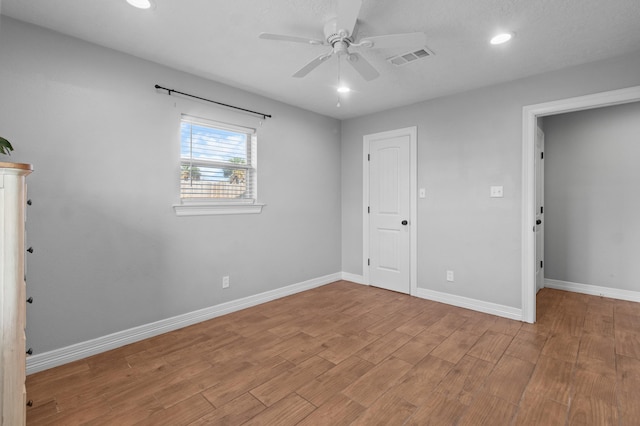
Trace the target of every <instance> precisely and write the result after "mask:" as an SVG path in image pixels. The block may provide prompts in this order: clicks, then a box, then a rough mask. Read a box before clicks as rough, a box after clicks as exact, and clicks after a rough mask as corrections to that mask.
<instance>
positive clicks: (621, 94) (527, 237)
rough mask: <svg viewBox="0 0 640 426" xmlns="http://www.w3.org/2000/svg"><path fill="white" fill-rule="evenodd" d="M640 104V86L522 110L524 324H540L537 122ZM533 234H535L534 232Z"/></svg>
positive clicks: (547, 103)
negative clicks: (565, 115)
mask: <svg viewBox="0 0 640 426" xmlns="http://www.w3.org/2000/svg"><path fill="white" fill-rule="evenodd" d="M637 101H640V86H632V87H627V88H625V89H618V90H610V91H607V92H600V93H595V94H592V95H585V96H577V97H573V98H567V99H561V100H557V101H552V102H545V103H541V104H535V105H527V106H525V107H523V109H522V231H521V232H522V259H521V267H522V321H525V322H529V323H534V322H536V268H535V262H536V238H535V208H536V206H535V183H536V182H535V135H536V128H537V119H538V118H540V117H545V116H549V115H555V114H561V113H565V112H574V111H582V110H587V109H593V108H600V107H606V106H612V105H621V104H626V103H631V102H637ZM532 231H533V232H532Z"/></svg>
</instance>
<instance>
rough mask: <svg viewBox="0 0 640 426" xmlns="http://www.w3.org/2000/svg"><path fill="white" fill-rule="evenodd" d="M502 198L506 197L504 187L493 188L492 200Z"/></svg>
mask: <svg viewBox="0 0 640 426" xmlns="http://www.w3.org/2000/svg"><path fill="white" fill-rule="evenodd" d="M502 197H504V188H503V187H502V186H492V187H491V198H502Z"/></svg>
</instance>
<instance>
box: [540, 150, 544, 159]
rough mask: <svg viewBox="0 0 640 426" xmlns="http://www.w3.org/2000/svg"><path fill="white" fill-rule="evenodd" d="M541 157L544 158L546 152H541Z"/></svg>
mask: <svg viewBox="0 0 640 426" xmlns="http://www.w3.org/2000/svg"><path fill="white" fill-rule="evenodd" d="M540 158H541V159H543V160H544V152H541V153H540Z"/></svg>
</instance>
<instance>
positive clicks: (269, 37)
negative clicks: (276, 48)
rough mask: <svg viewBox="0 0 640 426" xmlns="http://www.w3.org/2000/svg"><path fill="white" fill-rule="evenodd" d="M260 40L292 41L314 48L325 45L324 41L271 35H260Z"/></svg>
mask: <svg viewBox="0 0 640 426" xmlns="http://www.w3.org/2000/svg"><path fill="white" fill-rule="evenodd" d="M258 38H262V39H265V40H278V41H291V42H294V43H304V44H312V45H314V46H319V45H322V44H325V43H324V42H323V41H322V40H318V39H313V38H305V37H297V36H289V35H282V34H271V33H260V35H258Z"/></svg>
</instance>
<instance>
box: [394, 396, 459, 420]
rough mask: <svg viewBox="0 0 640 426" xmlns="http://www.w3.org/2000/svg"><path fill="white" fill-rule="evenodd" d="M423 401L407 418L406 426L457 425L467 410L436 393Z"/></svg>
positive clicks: (454, 401) (455, 401)
mask: <svg viewBox="0 0 640 426" xmlns="http://www.w3.org/2000/svg"><path fill="white" fill-rule="evenodd" d="M424 399H425V401H426V403H425V404H423V405H421V406H420V408H418V409H417V410H416V412H415V413H414V414H413V416H411V418H409V420H408V421H407V423H406V425H407V426H442V425H457V424H458V421H459V420H460V418H461V417H462V416H463V415H464V413H465V412H466V411H467V409H468V407H467V406H466V405H464V404H463V403H461V402H460V401H457V400H451V399H447V398H446V397H445V396H444V395H442V394H439V393H436V392H434V393H432V394H430V395H427V396H426V398H424Z"/></svg>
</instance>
